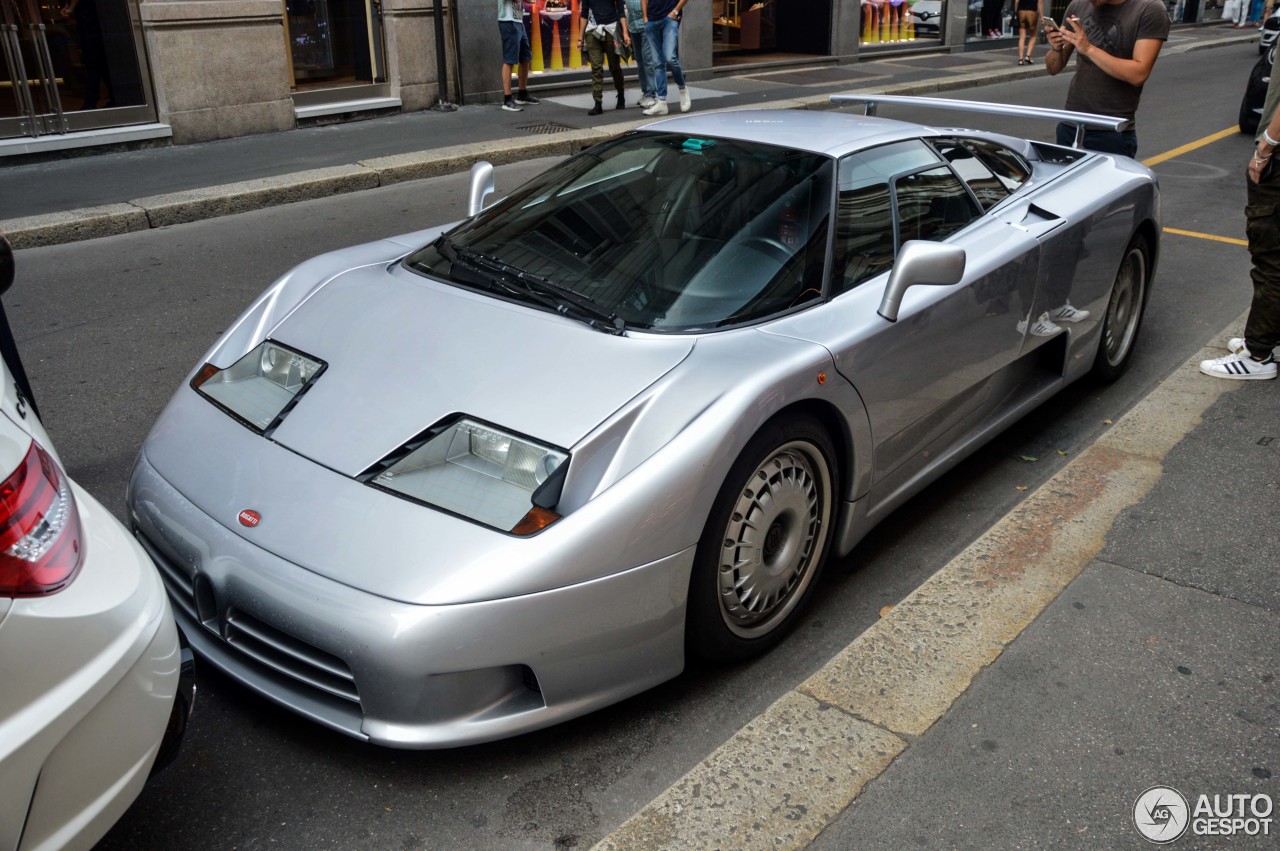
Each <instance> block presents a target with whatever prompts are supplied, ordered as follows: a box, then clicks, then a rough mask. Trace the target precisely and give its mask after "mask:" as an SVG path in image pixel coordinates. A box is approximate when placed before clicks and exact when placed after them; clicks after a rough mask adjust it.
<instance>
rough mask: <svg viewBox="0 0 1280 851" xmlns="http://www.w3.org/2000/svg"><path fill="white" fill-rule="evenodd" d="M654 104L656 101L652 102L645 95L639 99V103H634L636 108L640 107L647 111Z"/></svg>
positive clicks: (651, 99) (652, 100)
mask: <svg viewBox="0 0 1280 851" xmlns="http://www.w3.org/2000/svg"><path fill="white" fill-rule="evenodd" d="M655 103H657V101H656V100H654V99H653V98H652V97H650V96H649V95H645V96H644V97H642V98H640V100H639V101H637V102H636V106H638V107H640V108H641V109H648V108H649V107H651V106H653V105H654V104H655Z"/></svg>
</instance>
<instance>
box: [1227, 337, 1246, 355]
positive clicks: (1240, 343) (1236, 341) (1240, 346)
mask: <svg viewBox="0 0 1280 851" xmlns="http://www.w3.org/2000/svg"><path fill="white" fill-rule="evenodd" d="M1227 351H1229V352H1234V353H1236V354H1240V353H1241V352H1243V351H1244V337H1232V338H1231V339H1230V340H1227Z"/></svg>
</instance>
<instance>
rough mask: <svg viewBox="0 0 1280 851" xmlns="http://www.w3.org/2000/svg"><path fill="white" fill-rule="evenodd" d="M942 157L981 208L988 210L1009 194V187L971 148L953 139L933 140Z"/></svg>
mask: <svg viewBox="0 0 1280 851" xmlns="http://www.w3.org/2000/svg"><path fill="white" fill-rule="evenodd" d="M934 146H935V147H936V148H937V149H938V153H939V154H941V155H942V158H943V159H945V160H946V161H947V162H949V163H951V167H952V168H953V169H955V171H956V174H958V175H960V179H961V180H963V181H964V182H965V183H966V184H967V185H968V186H969V190H970V191H971V192H973V196H974V197H975V198H977V199H978V203H979V204H981V205H982V209H984V210H990V209H991V208H992V207H994V206H995V205H996V204H999V203H1000V202H1001V201H1003V200H1004V199H1005V198H1007V197H1008V195H1009V189H1008V187H1007V186H1005V184H1004V183H1003V182H1002V181H1001V180H1000V179H999V178H998V177H996V176H995V174H994V173H993V172H992V171H991V169H989V168H988V167H987V166H986V164H985V163H983V161H982V160H980V159H979V158H978V156H977V154H975V153H974V151H973V149H972V148H970V147H969V146H968V145H966V144H964V143H963V142H959V141H957V140H955V139H939V140H937V141H936V142H934Z"/></svg>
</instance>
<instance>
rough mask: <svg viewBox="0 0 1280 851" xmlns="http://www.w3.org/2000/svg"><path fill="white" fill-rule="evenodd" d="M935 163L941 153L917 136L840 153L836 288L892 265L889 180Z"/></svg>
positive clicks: (853, 284)
mask: <svg viewBox="0 0 1280 851" xmlns="http://www.w3.org/2000/svg"><path fill="white" fill-rule="evenodd" d="M934 163H938V155H937V154H936V153H935V152H934V151H933V150H932V149H930V148H929V146H927V145H925V144H924V143H923V142H921V141H919V140H914V139H913V140H911V141H907V142H896V143H894V144H891V145H882V146H880V147H878V148H872V149H870V150H867V151H861V152H859V153H856V154H850V155H848V156H845V157H842V158H841V159H840V170H839V198H838V200H837V203H836V234H835V251H834V257H835V268H834V270H833V272H832V287H833V290H834V291H835V292H837V293H840V292H844V291H846V290H849V289H852V288H853V287H856V286H857V285H858V284H860V283H862V282H863V281H866V280H868V279H869V278H874V277H875V276H876V275H879V274H880V273H881V272H884V271H887V270H888V269H889V268H890V267H891V266H893V255H894V241H893V193H892V192H891V191H890V188H889V187H890V181H891V179H892V178H893V176H894V175H895V174H899V173H901V172H904V171H910V170H911V169H916V168H924V167H928V166H929V165H930V164H934Z"/></svg>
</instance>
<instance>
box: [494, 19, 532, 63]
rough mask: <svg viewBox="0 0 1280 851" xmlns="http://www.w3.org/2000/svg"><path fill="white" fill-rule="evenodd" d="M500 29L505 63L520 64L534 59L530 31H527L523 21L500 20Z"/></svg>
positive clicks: (503, 61)
mask: <svg viewBox="0 0 1280 851" xmlns="http://www.w3.org/2000/svg"><path fill="white" fill-rule="evenodd" d="M498 31H499V32H501V33H502V64H503V65H519V64H521V63H523V62H529V61H531V60H532V59H533V48H532V47H531V46H530V45H529V33H527V32H525V29H524V23H523V22H522V21H498Z"/></svg>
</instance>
